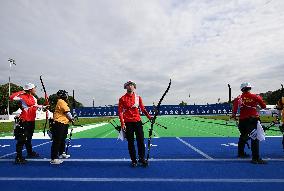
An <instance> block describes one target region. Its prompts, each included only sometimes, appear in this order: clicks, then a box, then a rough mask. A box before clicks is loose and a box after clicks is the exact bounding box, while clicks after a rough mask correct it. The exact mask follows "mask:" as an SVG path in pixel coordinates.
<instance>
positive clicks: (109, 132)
mask: <svg viewBox="0 0 284 191" xmlns="http://www.w3.org/2000/svg"><path fill="white" fill-rule="evenodd" d="M114 131H115V129H114V130H112V131H111V132H109V133H107V134H106V135H105V136H103V137H102V138H106V137H107V136H109V135H110V134H112V133H113V132H114Z"/></svg>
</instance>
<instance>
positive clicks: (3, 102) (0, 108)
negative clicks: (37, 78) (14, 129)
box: [0, 83, 23, 115]
mask: <svg viewBox="0 0 284 191" xmlns="http://www.w3.org/2000/svg"><path fill="white" fill-rule="evenodd" d="M10 85H11V94H12V93H13V92H17V91H21V90H23V87H21V86H17V85H16V84H13V83H11V84H10ZM8 99H9V84H8V83H7V84H4V85H0V115H4V114H7V107H8ZM9 106H10V114H11V113H13V112H14V111H17V109H18V108H19V102H18V101H10V104H9Z"/></svg>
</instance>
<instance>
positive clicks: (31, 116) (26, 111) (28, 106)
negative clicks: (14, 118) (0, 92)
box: [10, 91, 38, 121]
mask: <svg viewBox="0 0 284 191" xmlns="http://www.w3.org/2000/svg"><path fill="white" fill-rule="evenodd" d="M10 100H17V101H20V102H21V107H20V108H21V110H22V113H21V114H20V118H21V119H22V120H23V121H35V118H36V110H37V107H38V105H37V100H36V98H35V97H34V96H33V95H31V94H28V93H26V92H25V91H19V92H15V93H13V94H12V95H11V96H10Z"/></svg>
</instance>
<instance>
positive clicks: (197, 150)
mask: <svg viewBox="0 0 284 191" xmlns="http://www.w3.org/2000/svg"><path fill="white" fill-rule="evenodd" d="M176 138H177V140H179V141H180V142H182V143H183V144H185V145H186V146H188V147H189V148H191V149H192V150H194V151H196V152H198V153H199V154H201V155H202V156H204V157H205V158H207V159H210V160H213V158H212V157H210V156H209V155H207V154H205V153H204V152H202V151H201V150H199V149H198V148H196V147H194V146H192V145H191V144H189V143H188V142H186V141H184V140H182V139H181V138H179V137H176Z"/></svg>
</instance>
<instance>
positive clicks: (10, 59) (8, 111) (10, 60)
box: [7, 58, 16, 120]
mask: <svg viewBox="0 0 284 191" xmlns="http://www.w3.org/2000/svg"><path fill="white" fill-rule="evenodd" d="M8 61H9V62H10V68H9V97H8V107H7V113H8V120H9V118H10V96H11V68H12V64H14V65H16V63H15V60H14V59H12V58H9V59H8Z"/></svg>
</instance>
